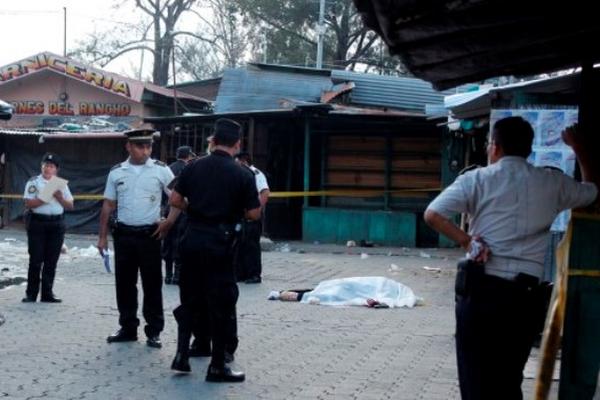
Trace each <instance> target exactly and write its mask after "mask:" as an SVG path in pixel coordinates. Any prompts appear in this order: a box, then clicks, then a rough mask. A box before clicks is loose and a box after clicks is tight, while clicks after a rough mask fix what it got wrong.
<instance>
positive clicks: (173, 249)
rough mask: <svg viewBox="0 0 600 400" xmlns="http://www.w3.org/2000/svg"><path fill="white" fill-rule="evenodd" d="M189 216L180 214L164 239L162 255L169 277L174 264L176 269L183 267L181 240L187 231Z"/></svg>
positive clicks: (171, 274) (166, 273)
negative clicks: (180, 249)
mask: <svg viewBox="0 0 600 400" xmlns="http://www.w3.org/2000/svg"><path fill="white" fill-rule="evenodd" d="M186 224H187V216H186V215H185V214H184V213H181V214H179V217H177V220H176V221H175V224H174V226H173V228H171V230H170V231H169V233H168V234H167V236H166V237H165V238H164V239H163V241H162V246H161V257H162V259H163V260H165V275H166V276H167V278H170V277H172V276H173V266H175V269H178V268H181V257H180V256H179V242H180V240H181V236H182V235H183V232H184V231H185V226H186Z"/></svg>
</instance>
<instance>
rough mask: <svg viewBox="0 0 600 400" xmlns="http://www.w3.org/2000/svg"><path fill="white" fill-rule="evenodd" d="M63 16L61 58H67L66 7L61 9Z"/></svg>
mask: <svg viewBox="0 0 600 400" xmlns="http://www.w3.org/2000/svg"><path fill="white" fill-rule="evenodd" d="M63 14H64V20H65V21H64V35H63V56H65V57H66V56H67V7H63Z"/></svg>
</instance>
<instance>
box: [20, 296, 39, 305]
mask: <svg viewBox="0 0 600 400" xmlns="http://www.w3.org/2000/svg"><path fill="white" fill-rule="evenodd" d="M35 300H36V299H35V297H32V296H25V297H23V300H21V301H22V302H23V303H35Z"/></svg>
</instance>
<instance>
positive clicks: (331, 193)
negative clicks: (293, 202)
mask: <svg viewBox="0 0 600 400" xmlns="http://www.w3.org/2000/svg"><path fill="white" fill-rule="evenodd" d="M439 191H441V189H440V188H434V189H401V190H314V191H307V192H304V191H298V192H271V193H270V194H269V197H272V198H288V197H320V196H326V197H378V196H383V195H386V194H392V195H397V194H411V193H437V192H439ZM73 197H74V198H75V200H102V199H104V196H103V195H101V194H76V195H74V196H73ZM0 199H16V200H21V199H23V195H20V194H0Z"/></svg>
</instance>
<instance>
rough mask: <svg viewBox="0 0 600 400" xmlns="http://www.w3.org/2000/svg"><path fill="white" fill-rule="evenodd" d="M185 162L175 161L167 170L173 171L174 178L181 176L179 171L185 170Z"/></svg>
mask: <svg viewBox="0 0 600 400" xmlns="http://www.w3.org/2000/svg"><path fill="white" fill-rule="evenodd" d="M185 165H186V162H185V161H183V160H177V161H175V162H173V163H171V164H169V168H171V171H173V175H175V176H176V177H177V176H179V174H181V171H183V169H184V168H185Z"/></svg>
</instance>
